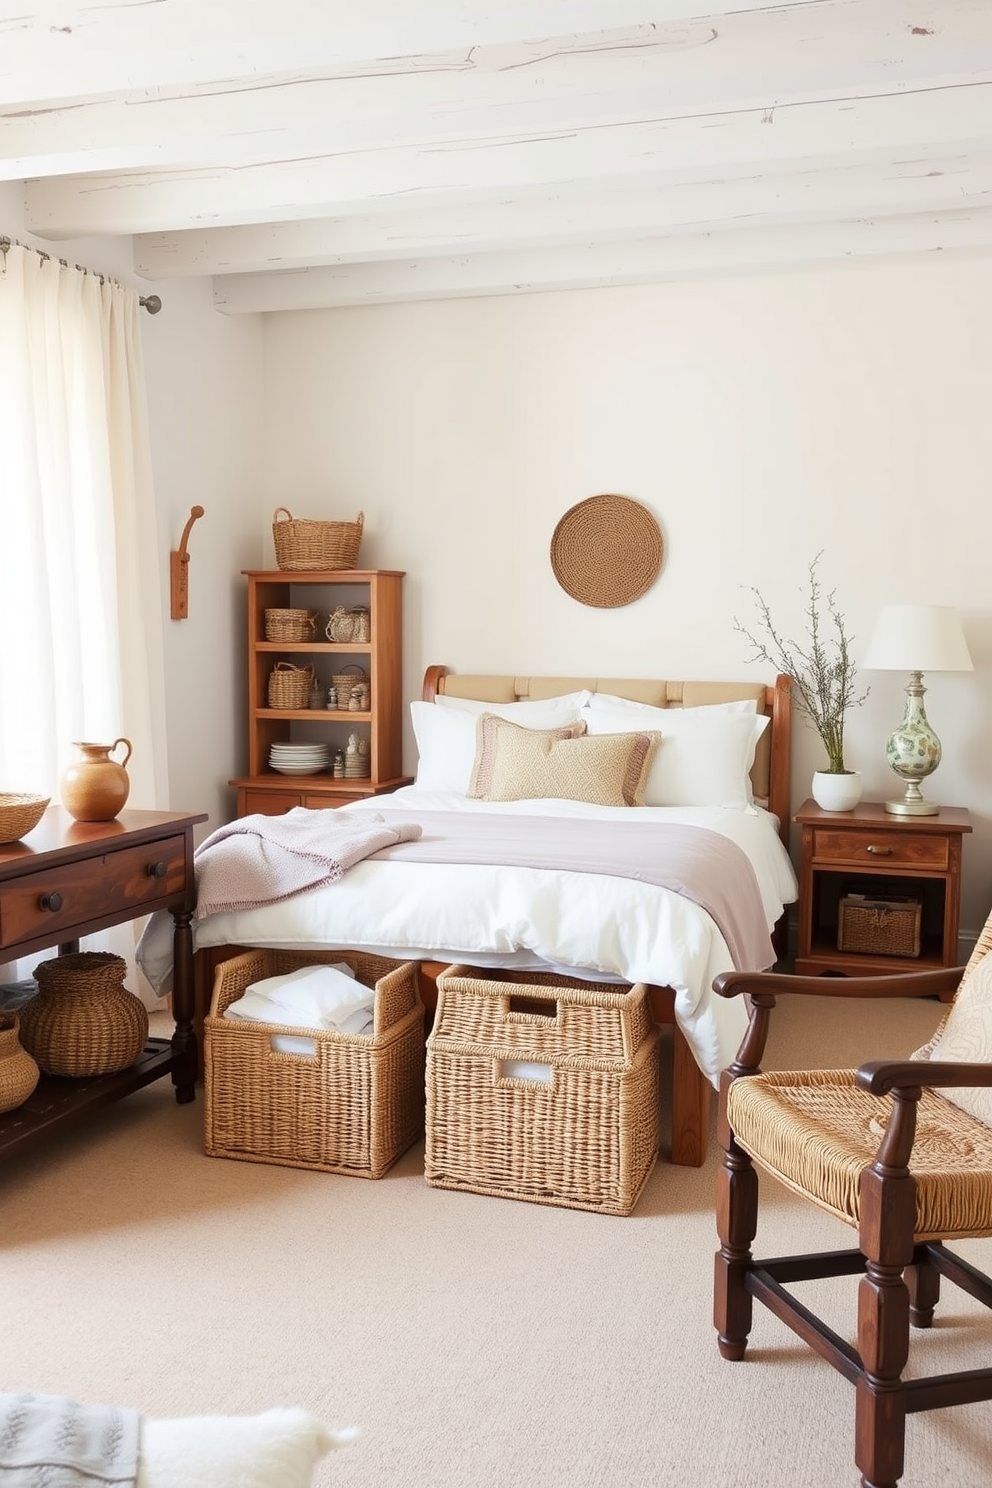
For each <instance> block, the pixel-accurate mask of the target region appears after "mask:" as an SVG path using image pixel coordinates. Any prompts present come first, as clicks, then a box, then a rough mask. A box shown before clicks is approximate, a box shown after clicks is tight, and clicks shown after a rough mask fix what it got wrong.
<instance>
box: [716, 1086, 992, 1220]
mask: <svg viewBox="0 0 992 1488" xmlns="http://www.w3.org/2000/svg"><path fill="white" fill-rule="evenodd" d="M890 1109H891V1100H885V1101H880V1100H879V1099H878V1097H877V1096H874V1095H869V1094H867V1093H866V1092H865V1091H864V1090H861V1089H860V1088H859V1087H858V1085H857V1084H856V1083H855V1072H854V1070H806V1071H800V1072H799V1073H796V1072H790V1073H787V1074H777V1073H771V1074H763V1075H756V1076H754V1078H753V1079H750V1080H735V1081H734V1082H733V1084H732V1085H731V1087H730V1090H729V1092H728V1096H727V1115H728V1118H729V1121H730V1125H731V1126H732V1127H733V1130H734V1136H735V1138H736V1141H737V1143H738V1145H739V1146H741V1147H743V1148H744V1150H745V1151H746V1152H748V1153H749V1154H750V1155H751V1156H752V1157H754V1158H757V1159H759V1160H760V1162H761V1165H762V1167H763V1168H764V1169H766V1170H767V1171H768V1172H770V1173H772V1174H774V1176H775V1177H776V1178H778V1179H779V1180H780V1182H782V1183H784V1184H785V1185H786V1187H787V1188H791V1189H792V1190H793V1192H794V1193H798V1194H801V1195H802V1196H803V1197H804V1198H807V1199H811V1200H813V1202H814V1203H816V1204H818V1205H819V1206H820V1207H821V1208H822V1209H826V1210H827V1211H829V1213H831V1214H834V1215H836V1217H837V1218H838V1219H842V1220H844V1222H845V1223H846V1224H849V1225H852V1226H853V1227H854V1228H855V1229H857V1228H858V1226H859V1225H860V1223H861V1175H862V1173H863V1172H864V1170H865V1168H866V1167H868V1166H869V1164H870V1163H871V1162H872V1161H873V1159H874V1157H875V1153H876V1152H877V1150H878V1144H879V1142H880V1141H881V1138H882V1136H883V1135H884V1132H885V1128H886V1125H887V1122H888V1116H889V1111H890ZM909 1170H910V1172H911V1173H912V1175H913V1177H914V1178H915V1180H916V1225H915V1238H916V1239H917V1240H937V1239H943V1240H947V1239H951V1238H953V1239H957V1240H963V1239H966V1238H968V1237H973V1236H977V1235H987V1234H989V1233H990V1232H992V1130H990V1129H989V1128H988V1127H987V1126H985V1125H984V1124H983V1123H982V1122H981V1121H976V1120H975V1118H974V1117H973V1116H969V1115H968V1113H967V1112H966V1111H961V1110H959V1109H958V1108H957V1106H954V1105H952V1104H951V1102H950V1101H947V1100H945V1099H944V1098H943V1096H940V1095H937V1094H935V1093H934V1092H933V1091H932V1090H924V1092H923V1095H922V1096H921V1098H920V1106H919V1110H918V1112H917V1118H916V1140H915V1142H914V1143H913V1156H912V1160H911V1162H910V1165H909Z"/></svg>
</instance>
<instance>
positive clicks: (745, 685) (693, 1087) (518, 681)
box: [193, 666, 792, 1168]
mask: <svg viewBox="0 0 992 1488" xmlns="http://www.w3.org/2000/svg"><path fill="white" fill-rule="evenodd" d="M583 688H585V689H588V690H589V691H590V692H603V693H610V694H611V695H612V696H614V697H623V698H629V699H631V700H632V701H634V702H639V703H650V704H651V705H652V706H653V707H656V708H680V707H686V708H688V707H700V706H705V705H707V704H711V703H728V702H740V701H742V700H745V699H749V698H753V699H754V700H755V702H756V704H757V706H758V709H759V711H760V712H763V713H765V714H767V716H768V718H769V720H770V722H769V726H768V728H767V729H766V730H765V732H764V734H763V735H762V737H761V739H760V740H759V743H758V749H757V751H756V753H755V761H754V766H753V768H752V770H751V781H752V786H753V789H754V796H755V800H757V801H760V802H761V803H762V804H764V805H766V806H767V807H768V809H769V810H770V811H772V812H774V813H775V815H776V816H777V817H778V821H779V834H780V836H781V838H782V841H783V842H784V843H785V845H786V847H788V845H789V821H790V816H789V812H790V801H789V763H790V756H791V728H792V706H791V697H790V679H789V678H788V677H778V678H777V679H776V681H775V684H774V686H772V687H766V686H765V685H764V684H762V683H754V682H708V681H699V682H691V681H690V682H685V681H683V682H670V681H659V680H647V679H644V678H622V677H605V678H604V677H513V676H482V675H469V674H467V673H453V672H451V671H449V669H448V668H447V667H444V666H431V667H428V668H427V671H426V672H425V674H424V684H423V697H424V699H425V700H426V701H427V702H433V701H434V699H435V698H436V697H437V695H438V694H439V693H445V694H447V695H448V696H450V697H463V698H472V699H476V700H479V701H483V702H489V703H514V702H521V701H523V700H525V699H539V698H550V697H557V696H560V695H561V694H563V693H569V692H578V691H580V690H581V689H583ZM784 934H785V917H784V916H783V918H782V920H781V921H780V922H779V926H778V928H777V931H776V935H775V937H774V940H775V945H776V949H777V950H779V951H780V952H781V951H782V950H784V944H785V942H784ZM244 949H245V947H244V946H240V945H238V946H235V945H224V946H207V947H204V949H203V950H200V951H197V952H196V954H195V956H194V958H193V983H194V999H195V1015H194V1024H195V1028H196V1034H197V1041H198V1047H199V1048H200V1050H201V1051H202V1048H203V1018H204V1015H205V1014H206V1012H207V1011H208V1010H209V1007H210V997H211V992H212V989H213V980H214V972H215V970H216V968H217V967H218V966H219V965H220V963H221V962H222V961H226V960H227V959H228V958H229V957H231V956H237V955H240V953H241V952H242V951H243V950H244ZM444 965H445V963H444V962H430V961H428V962H423V963H422V964H421V994H422V996H423V1000H424V1004H425V1006H426V1007H427V1009H428V1013H429V1014H430V1013H432V1012H433V1010H434V1008H435V1007H436V1005H437V988H436V979H437V975H438V973H439V972H440V971H441V970H443V967H444ZM650 993H651V1005H652V1009H653V1011H654V1016H655V1018H656V1020H657V1021H658V1022H659V1023H661V1024H664V1025H667V1026H669V1027H670V1028H671V1029H672V1050H673V1053H672V1066H673V1067H672V1138H671V1160H672V1162H673V1163H677V1164H678V1165H680V1166H682V1167H696V1168H698V1167H700V1166H701V1165H702V1164H703V1162H704V1161H705V1159H706V1152H707V1149H708V1147H709V1140H710V1116H711V1111H712V1105H713V1095H714V1090H713V1086H712V1085H711V1084H710V1082H709V1080H707V1078H706V1076H705V1075H704V1074H703V1073H702V1071H701V1070H700V1068H699V1066H698V1065H697V1063H696V1061H695V1059H694V1057H693V1054H692V1050H691V1048H690V1047H689V1044H688V1043H687V1041H686V1039H685V1037H684V1035H683V1034H682V1032H681V1030H680V1029H679V1026H678V1024H677V1023H676V1021H675V994H674V992H673V990H672V988H671V987H652V988H651V989H650Z"/></svg>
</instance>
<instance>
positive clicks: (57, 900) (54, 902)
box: [38, 891, 62, 914]
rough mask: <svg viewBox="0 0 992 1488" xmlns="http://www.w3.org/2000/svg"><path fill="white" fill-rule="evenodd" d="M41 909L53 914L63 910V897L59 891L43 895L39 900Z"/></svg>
mask: <svg viewBox="0 0 992 1488" xmlns="http://www.w3.org/2000/svg"><path fill="white" fill-rule="evenodd" d="M38 908H39V909H49V910H51V912H52V914H57V913H58V911H59V910H60V909H61V908H62V895H61V894H60V893H58V892H57V891H56V892H55V893H52V894H42V896H41V898H40V899H39V900H38Z"/></svg>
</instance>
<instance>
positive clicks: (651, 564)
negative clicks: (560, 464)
mask: <svg viewBox="0 0 992 1488" xmlns="http://www.w3.org/2000/svg"><path fill="white" fill-rule="evenodd" d="M661 553H662V539H661V531H660V529H659V527H658V523H657V522H656V521H655V519H654V517H653V516H652V515H651V513H650V512H649V511H648V510H647V508H646V507H643V506H641V504H640V502H638V501H631V499H630V497H629V496H590V497H589V498H588V500H587V501H580V502H579V504H578V506H573V507H571V508H570V510H569V511H567V512H566V513H565V515H564V516H563V517H562V518H561V520H560V522H559V523H558V525H557V527H556V528H555V530H554V535H553V537H552V539H551V567H552V569H553V570H554V575H555V578H556V579H557V580H558V582H559V584H560V585H561V587H562V588H563V589H564V591H565V593H566V594H570V595H571V596H572V598H573V599H577V600H578V601H579V603H580V604H586V605H594V606H596V607H597V608H598V609H613V608H615V607H617V606H619V605H625V604H630V603H631V601H632V600H635V599H639V598H640V597H641V595H642V594H644V593H645V592H646V591H647V590H648V589H650V587H651V585H652V584H653V583H654V581H655V579H656V578H657V577H658V570H659V569H660V568H661Z"/></svg>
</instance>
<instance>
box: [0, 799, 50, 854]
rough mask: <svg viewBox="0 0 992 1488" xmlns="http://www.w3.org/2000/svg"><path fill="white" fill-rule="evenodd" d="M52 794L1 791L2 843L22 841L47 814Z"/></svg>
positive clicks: (0, 831)
mask: <svg viewBox="0 0 992 1488" xmlns="http://www.w3.org/2000/svg"><path fill="white" fill-rule="evenodd" d="M51 799H52V798H51V796H32V795H25V794H23V793H19V792H17V791H0V843H3V842H20V840H21V838H22V837H24V836H26V835H27V833H28V832H30V831H31V829H32V828H33V827H36V826H37V825H38V823H39V822H40V821H41V818H42V817H43V816H44V814H45V809H46V807H47V806H48V803H49V801H50V800H51Z"/></svg>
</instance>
